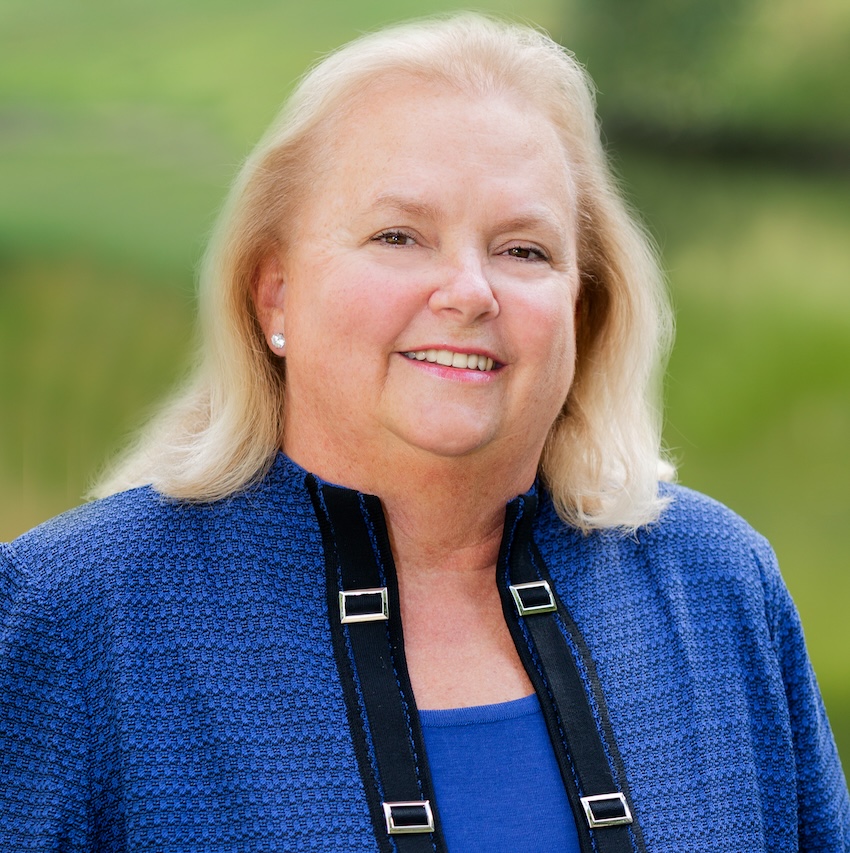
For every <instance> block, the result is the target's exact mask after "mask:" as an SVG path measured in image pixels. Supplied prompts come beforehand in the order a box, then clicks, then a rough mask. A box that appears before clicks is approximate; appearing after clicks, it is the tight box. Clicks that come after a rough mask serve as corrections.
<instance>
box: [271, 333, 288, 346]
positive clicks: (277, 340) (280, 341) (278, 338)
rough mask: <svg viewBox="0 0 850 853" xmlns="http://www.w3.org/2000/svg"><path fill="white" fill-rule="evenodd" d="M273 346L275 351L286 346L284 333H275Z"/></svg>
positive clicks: (272, 338)
mask: <svg viewBox="0 0 850 853" xmlns="http://www.w3.org/2000/svg"><path fill="white" fill-rule="evenodd" d="M271 342H272V346H273V347H274V348H275V349H283V348H284V347H285V346H286V338H285V337H284V336H283V332H275V333H274V334H273V335H272V337H271Z"/></svg>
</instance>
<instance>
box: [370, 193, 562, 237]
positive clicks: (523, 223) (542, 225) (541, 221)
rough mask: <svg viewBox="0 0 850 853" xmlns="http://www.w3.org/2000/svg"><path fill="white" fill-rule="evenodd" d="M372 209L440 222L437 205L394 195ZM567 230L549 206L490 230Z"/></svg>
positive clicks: (379, 199) (377, 201)
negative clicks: (381, 209) (386, 210)
mask: <svg viewBox="0 0 850 853" xmlns="http://www.w3.org/2000/svg"><path fill="white" fill-rule="evenodd" d="M371 207H372V208H373V209H374V208H383V209H388V210H392V211H396V212H399V213H406V214H408V215H411V216H416V217H419V218H422V219H429V220H431V221H437V220H440V219H441V218H442V216H443V213H442V210H441V209H440V207H439V206H437V205H435V204H432V203H430V202H426V201H420V200H418V199H413V198H409V197H406V196H403V195H398V194H397V193H381V194H380V195H378V196H376V197H375V199H374V200H373V202H372V205H371ZM568 227H569V223H568V222H567V221H565V218H564V217H563V216H559V215H558V214H557V212H556V211H554V210H552V209H551V208H550V207H548V206H543V205H532V206H530V207H529V208H528V209H527V210H524V211H521V212H519V213H518V214H517V215H515V216H511V217H509V218H507V219H504V220H502V221H499V222H497V223H495V225H494V226H493V227H492V230H493V231H495V232H497V233H502V232H506V231H537V230H541V229H543V230H546V231H549V232H552V233H555V234H558V235H562V234H563V233H564V232H565V230H567V228H568Z"/></svg>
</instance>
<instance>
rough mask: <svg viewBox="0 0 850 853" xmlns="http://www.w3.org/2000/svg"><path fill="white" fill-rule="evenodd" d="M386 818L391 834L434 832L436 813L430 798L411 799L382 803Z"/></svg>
mask: <svg viewBox="0 0 850 853" xmlns="http://www.w3.org/2000/svg"><path fill="white" fill-rule="evenodd" d="M381 806H382V807H383V809H384V820H385V821H386V822H387V832H388V833H389V834H390V835H406V834H407V833H410V832H433V831H434V813H433V812H432V811H431V803H430V801H429V800H410V801H407V802H400V803H381Z"/></svg>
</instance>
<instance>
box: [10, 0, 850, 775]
mask: <svg viewBox="0 0 850 853" xmlns="http://www.w3.org/2000/svg"><path fill="white" fill-rule="evenodd" d="M452 8H458V5H457V4H455V3H452V2H448V0H446V2H440V0H433V2H429V0H419V2H412V0H397V2H395V3H394V4H393V5H392V11H391V13H388V12H387V6H386V4H383V3H378V2H375V0H356V2H351V0H313V2H312V3H303V2H302V3H295V2H292V0H283V2H281V0H278V1H277V2H267V0H241V1H240V2H238V3H237V2H225V0H203V2H202V1H201V0H182V2H179V3H174V2H173V0H167V2H166V0H145V2H141V0H80V1H79V2H74V0H4V2H3V4H2V6H0V539H9V538H11V537H14V536H15V535H17V534H18V533H20V532H22V531H23V530H25V529H27V528H28V527H30V526H32V525H34V524H36V523H37V522H39V521H40V520H42V519H44V518H46V517H47V516H49V515H52V514H54V513H57V512H60V511H62V510H64V509H66V508H68V507H70V506H73V505H74V504H76V503H78V502H79V501H80V499H81V495H82V494H83V493H84V491H85V489H86V487H87V484H88V483H89V482H90V481H91V478H92V476H93V474H94V473H95V472H96V471H97V470H98V468H99V467H100V466H101V465H102V464H103V462H104V460H105V459H106V458H107V457H108V456H109V454H111V453H112V452H113V451H115V450H116V449H117V448H119V447H120V446H121V445H122V443H123V442H124V441H125V439H126V437H127V435H128V434H129V433H130V432H131V431H132V430H133V429H135V428H136V427H138V425H139V424H140V423H141V422H143V420H144V418H145V416H146V413H147V412H149V411H150V408H151V407H152V406H153V405H154V404H155V402H156V401H157V400H158V399H159V398H160V397H161V396H162V395H163V393H164V392H165V391H166V390H167V389H168V388H169V387H170V386H171V385H172V383H173V382H174V381H175V380H176V379H177V378H178V377H179V376H180V375H181V374H182V373H183V372H184V370H185V369H186V364H187V360H188V356H189V349H190V344H191V339H192V322H193V320H192V315H193V293H194V280H195V269H196V265H197V261H198V258H199V255H200V252H201V250H202V247H203V245H204V243H205V240H206V236H207V233H208V231H209V229H210V226H211V224H212V221H213V218H214V214H215V211H216V209H217V207H218V206H219V205H220V203H221V201H222V199H223V196H224V193H225V191H226V188H227V186H228V184H229V182H230V180H231V179H232V177H233V175H234V172H235V170H236V168H237V167H238V164H239V162H240V160H241V159H242V158H243V157H244V156H245V155H246V154H247V152H248V151H249V150H250V148H251V146H252V144H253V143H254V142H255V141H256V139H257V138H258V137H259V135H260V134H261V132H262V131H263V130H264V128H265V127H266V125H267V124H268V122H269V121H270V119H271V118H272V116H273V115H274V114H275V112H276V111H277V108H278V106H279V104H280V102H281V100H282V99H283V97H284V96H285V95H286V93H287V91H288V89H289V87H290V85H291V81H292V80H293V79H294V78H295V77H296V76H297V75H298V74H299V73H300V72H301V71H302V70H303V69H304V68H305V66H306V65H308V64H309V63H310V62H312V61H314V60H315V59H316V58H317V57H318V56H319V55H320V54H322V53H323V52H325V51H327V50H329V49H331V48H333V47H334V46H336V45H339V44H340V43H342V42H344V41H347V40H348V39H350V38H352V37H354V36H355V35H357V34H358V33H359V32H362V31H363V30H367V29H371V28H374V27H376V26H378V25H381V24H385V23H388V22H390V21H393V20H400V19H404V18H407V17H411V16H415V15H421V14H425V13H429V12H434V11H445V10H448V9H452ZM478 8H482V9H485V10H491V11H495V12H501V13H506V14H508V15H510V16H512V17H521V18H522V19H526V20H531V21H534V22H537V23H539V24H540V25H542V26H545V27H546V28H548V29H549V30H550V31H551V32H552V33H553V35H555V36H556V38H559V39H560V40H561V41H562V42H563V43H564V44H566V45H567V46H568V47H570V48H571V49H572V50H574V51H575V52H576V53H577V55H578V56H579V58H580V59H582V61H584V62H585V63H586V64H587V66H588V68H589V70H590V72H591V73H592V75H593V76H594V78H595V79H596V81H597V83H598V86H599V89H600V95H599V104H600V111H601V114H602V116H603V122H604V128H605V132H606V136H607V139H608V142H609V145H610V149H611V152H612V156H613V158H614V161H615V163H616V166H617V170H618V171H619V173H620V174H621V176H622V178H623V184H624V187H625V188H626V191H627V193H628V194H629V196H630V197H631V198H632V200H633V202H634V204H635V206H636V207H637V208H638V209H639V210H640V211H641V212H642V214H643V216H644V218H645V221H646V222H647V225H648V226H649V228H650V230H651V231H652V232H653V234H654V235H655V237H656V238H657V240H658V242H659V244H660V246H661V249H662V252H663V258H664V264H665V267H666V270H667V273H668V275H669V280H670V286H671V290H672V293H673V299H674V302H675V305H676V309H677V314H678V338H677V344H676V349H675V352H674V354H673V357H672V361H671V365H670V372H669V379H668V383H667V400H668V421H667V430H666V439H667V443H668V445H669V447H670V448H671V449H672V451H673V452H674V454H675V456H676V457H677V459H678V460H679V462H680V464H681V469H680V479H681V481H682V482H683V483H685V484H687V485H689V486H693V487H695V488H697V489H701V490H703V491H706V492H709V493H710V494H712V495H714V496H715V497H717V498H719V499H720V500H722V501H724V502H725V503H727V504H729V505H730V506H732V507H733V508H734V509H736V510H737V511H738V512H740V513H741V514H743V515H744V516H745V517H746V518H748V519H749V520H750V521H751V522H752V523H753V524H754V525H755V526H756V527H757V528H758V529H760V530H761V531H762V532H764V533H765V534H766V535H767V536H768V537H769V538H770V539H771V541H772V542H773V544H774V546H775V548H776V550H777V552H778V554H779V558H780V562H781V564H782V566H783V570H784V573H785V576H786V578H787V581H788V584H789V586H790V588H791V590H792V593H793V594H794V596H795V599H796V601H797V603H798V606H799V608H800V611H801V613H802V617H803V622H804V625H805V626H806V633H807V638H808V642H809V647H810V651H811V655H812V659H813V661H814V665H815V669H816V671H817V673H818V677H819V679H820V682H821V686H822V689H823V693H824V696H825V699H826V704H827V708H828V709H829V711H830V715H831V718H832V723H833V727H834V729H835V731H836V735H837V739H838V742H839V748H840V750H841V752H842V754H843V757H844V762H845V766H847V763H848V762H850V626H848V621H847V613H848V602H850V566H849V565H848V563H850V536H849V535H848V534H850V524H848V521H850V488H848V481H850V451H848V439H850V288H848V277H850V240H848V233H850V193H848V190H850V98H848V85H850V51H848V50H847V45H848V44H850V4H848V3H846V2H845V0H809V2H807V3H806V4H801V3H799V2H798V0H712V2H705V0H640V2H635V0H560V2H554V0H525V2H522V3H520V2H519V0H492V2H491V3H489V4H487V5H485V6H483V7H478Z"/></svg>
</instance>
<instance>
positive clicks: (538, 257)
mask: <svg viewBox="0 0 850 853" xmlns="http://www.w3.org/2000/svg"><path fill="white" fill-rule="evenodd" d="M505 254H506V255H508V256H509V257H511V258H519V259H520V260H523V261H548V260H549V257H548V255H547V254H546V253H545V252H544V251H543V250H542V249H537V248H535V247H534V246H511V248H510V249H508V250H507V252H505Z"/></svg>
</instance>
